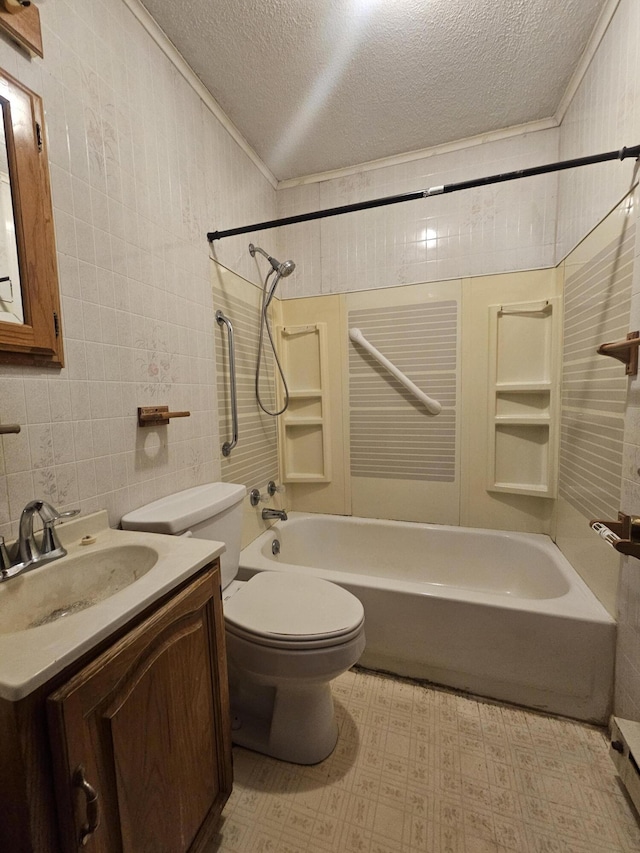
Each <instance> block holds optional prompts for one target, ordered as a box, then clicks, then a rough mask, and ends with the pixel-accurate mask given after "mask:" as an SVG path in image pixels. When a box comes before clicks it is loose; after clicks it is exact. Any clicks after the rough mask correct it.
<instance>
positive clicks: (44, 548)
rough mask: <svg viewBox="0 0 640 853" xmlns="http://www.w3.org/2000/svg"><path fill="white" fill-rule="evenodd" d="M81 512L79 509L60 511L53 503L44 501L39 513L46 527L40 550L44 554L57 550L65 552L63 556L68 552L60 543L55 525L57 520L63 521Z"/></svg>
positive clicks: (43, 531)
mask: <svg viewBox="0 0 640 853" xmlns="http://www.w3.org/2000/svg"><path fill="white" fill-rule="evenodd" d="M79 512H80V510H79V509H69V510H67V511H66V512H58V510H57V509H54V508H53V507H52V506H51V504H48V503H47V502H46V501H42V506H41V508H40V510H39V515H40V518H41V519H42V521H43V522H44V528H43V530H42V544H41V546H40V550H41V552H42V554H43V555H44V554H52V553H54V552H55V551H60V552H64V553H61V554H60V556H61V557H63V556H64V554H66V551H65V550H64V548H63V547H62V545H61V544H60V540H59V539H58V534H57V533H56V531H55V527H54V525H55V524H56V522H58V521H62V520H63V519H65V518H73V517H74V515H78V513H79Z"/></svg>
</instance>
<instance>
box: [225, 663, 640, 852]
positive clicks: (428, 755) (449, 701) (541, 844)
mask: <svg viewBox="0 0 640 853" xmlns="http://www.w3.org/2000/svg"><path fill="white" fill-rule="evenodd" d="M333 695H334V699H335V704H336V713H337V716H338V723H339V726H340V737H339V740H338V745H337V747H336V749H335V751H334V752H333V754H332V755H330V756H329V758H327V759H325V761H322V762H321V763H320V764H316V765H314V766H308V767H304V766H299V765H295V764H288V763H285V762H282V761H277V760H276V759H272V758H268V757H266V756H263V755H258V754H257V753H253V752H250V751H248V750H244V749H241V748H239V747H234V774H235V782H234V790H233V793H232V795H231V797H230V799H229V801H228V803H227V805H226V806H225V809H224V811H223V820H222V823H221V826H220V831H219V836H218V838H217V839H216V841H215V842H214V844H213V846H212V847H211V853H418V851H427V853H495V851H516V852H517V853H638V851H640V824H639V823H638V816H637V813H636V812H635V811H634V809H633V807H632V806H631V805H630V802H629V801H628V799H627V798H626V796H625V794H624V793H623V791H622V789H621V788H620V785H619V781H618V777H617V776H616V773H615V769H614V766H613V762H612V761H611V759H610V757H609V754H608V743H607V740H606V737H605V732H604V730H602V729H599V728H596V727H594V726H589V725H585V724H582V723H577V722H572V721H570V720H565V719H559V718H556V717H551V716H546V715H543V714H538V713H536V712H533V711H525V710H522V709H520V708H515V707H512V706H508V705H501V704H497V703H491V702H485V701H481V700H477V699H475V698H473V697H469V696H464V695H460V694H457V693H454V692H450V691H447V690H443V689H438V688H434V687H432V686H424V685H421V684H415V683H413V682H410V681H406V680H402V679H396V678H392V677H389V676H384V675H378V674H375V673H371V672H367V671H363V670H352V671H349V672H347V673H345V674H344V675H342V676H341V677H340V678H338V679H336V681H335V682H334V683H333Z"/></svg>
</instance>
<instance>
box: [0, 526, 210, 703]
mask: <svg viewBox="0 0 640 853" xmlns="http://www.w3.org/2000/svg"><path fill="white" fill-rule="evenodd" d="M57 530H58V535H59V538H60V541H61V543H62V544H63V545H64V547H65V548H66V549H67V552H68V553H67V556H66V557H62V558H61V559H59V560H54V561H52V562H51V563H48V564H45V565H43V566H40V567H39V568H36V569H33V570H31V571H29V572H24V573H23V574H20V575H18V576H17V577H15V578H11V579H10V580H7V581H4V582H3V583H0V698H3V699H7V700H9V701H17V700H19V699H22V698H24V697H25V696H27V695H28V694H29V693H31V692H32V691H33V690H35V689H36V688H37V687H40V686H41V685H42V684H44V683H45V682H46V681H48V680H49V679H50V678H51V677H52V676H54V675H56V674H57V673H58V672H61V671H62V670H63V669H64V668H65V667H66V666H67V665H68V664H70V663H72V662H73V661H75V660H77V659H78V658H80V657H81V656H82V655H83V654H84V653H85V652H87V651H89V650H90V649H91V648H92V647H94V646H96V645H97V644H98V643H99V642H100V641H101V640H103V639H105V638H106V637H108V636H109V635H110V634H112V633H113V632H114V631H116V630H117V629H118V628H120V627H122V626H123V625H125V624H126V623H127V622H128V621H130V620H131V619H132V618H133V617H135V616H137V615H138V614H139V613H141V612H142V611H144V610H145V609H146V608H147V607H149V605H151V604H153V603H154V602H155V601H158V600H159V599H160V598H162V597H163V596H164V595H166V594H167V593H170V592H171V590H172V589H174V588H176V587H178V586H179V585H180V584H182V583H183V582H184V581H185V580H188V578H189V577H191V576H192V575H194V574H195V573H196V572H197V571H198V570H199V569H201V568H203V567H204V566H206V565H207V563H210V562H211V561H212V560H214V559H215V558H216V557H218V556H219V555H220V554H221V553H222V552H223V551H224V550H225V546H224V543H222V542H212V541H208V540H203V539H194V538H189V537H180V536H165V535H162V534H158V533H140V532H134V531H126V530H113V529H112V528H110V527H109V523H108V516H107V513H106V511H104V510H103V511H100V512H96V513H93V514H91V515H88V516H83V517H80V518H77V519H73V520H71V521H69V522H67V523H65V524H62V525H59V526H58V528H57ZM83 540H84V544H83ZM92 540H93V541H92ZM112 554H113V555H116V554H117V556H118V560H115V559H114V561H113V562H114V563H115V562H120V563H124V569H125V570H127V566H126V561H127V560H129V561H131V562H132V565H135V563H136V561H137V559H138V556H137V555H140V556H141V558H144V559H146V560H147V563H151V566H150V567H149V568H147V566H143V571H144V573H143V574H142V575H141V576H139V577H137V579H135V580H133V581H130V580H129V581H127V580H125V583H126V585H124V586H123V587H122V580H120V581H119V582H116V583H114V582H113V580H112V578H113V576H114V571H115V570H114V571H112V570H111V565H110V564H111V555H112ZM93 567H95V570H96V572H97V571H100V572H101V573H102V574H101V575H100V577H99V580H98V581H97V583H96V582H95V581H94V580H93V579H92V578H91V577H87V574H88V573H91V571H92V568H93ZM121 568H122V567H121ZM80 572H82V573H83V574H82V575H80V574H79V573H80ZM121 573H122V572H121ZM136 574H138V572H137V571H136ZM78 578H81V581H80V584H79V586H80V587H85V588H86V589H89V590H90V592H89V593H86V592H85V594H84V595H83V596H82V597H81V598H82V600H80V601H76V599H77V598H78V596H79V593H78V592H77V591H74V589H73V587H74V586H75V581H74V579H75V580H77V579H78ZM110 584H112V585H113V588H114V589H116V590H117V591H115V592H111V589H110ZM27 585H28V586H27ZM120 587H121V588H120ZM94 594H95V595H94ZM92 595H94V598H91V596H92ZM74 596H75V598H74ZM67 599H68V605H67V603H66V601H67ZM23 601H27V602H29V606H27V607H25V608H24V609H25V610H26V611H28V610H32V612H33V613H35V612H36V611H38V612H46V611H47V608H49V609H52V612H51V614H50V615H49V616H48V617H47V618H48V620H49V621H45V620H42V621H44V624H37V622H38V620H37V619H36V620H35V623H30V621H29V619H30V616H31V614H30V613H28V612H27V613H24V614H22V613H20V608H21V606H22V602H23ZM59 602H65V604H64V607H67V606H68V612H67V611H66V610H64V609H63V607H61V606H60V604H59ZM3 612H4V618H3ZM63 612H64V613H65V614H66V615H60V614H61V613H63ZM51 620H52V621H51ZM3 621H4V626H3Z"/></svg>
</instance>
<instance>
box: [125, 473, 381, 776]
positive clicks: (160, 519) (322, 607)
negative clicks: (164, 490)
mask: <svg viewBox="0 0 640 853" xmlns="http://www.w3.org/2000/svg"><path fill="white" fill-rule="evenodd" d="M245 494H246V489H245V487H244V486H240V485H235V484H232V483H206V484H205V485H202V486H195V487H194V488H191V489H186V490H185V491H182V492H177V493H175V494H172V495H168V496H167V497H165V498H161V499H160V500H157V501H154V502H153V503H150V504H147V505H146V506H143V507H140V508H139V509H136V510H134V511H133V512H130V513H127V515H125V516H124V517H123V518H122V528H123V529H124V530H145V531H148V532H153V533H165V534H172V535H175V536H181V535H182V536H185V535H186V536H194V537H197V538H201V539H211V540H215V541H218V542H224V543H225V545H226V551H225V552H224V553H223V554H222V556H221V558H220V564H221V576H222V597H223V605H224V618H225V635H226V646H227V662H228V669H229V688H230V694H231V714H232V729H233V731H232V738H233V742H234V743H236V744H238V745H240V746H245V747H248V748H249V749H253V750H255V751H256V752H262V753H264V754H265V755H271V756H273V757H274V758H280V759H282V760H284V761H291V762H294V763H296V764H316V763H317V762H318V761H322V760H323V759H324V758H326V757H327V756H328V755H330V754H331V752H332V751H333V749H334V747H335V745H336V742H337V739H338V725H337V722H336V717H335V711H334V706H333V698H332V695H331V684H330V683H331V681H332V680H333V679H334V678H336V677H337V676H338V675H341V674H342V673H343V672H346V670H347V669H349V667H351V666H353V664H355V663H356V662H357V660H358V659H359V658H360V655H361V654H362V652H363V651H364V647H365V636H364V609H363V607H362V604H361V602H360V601H359V600H358V599H357V598H356V597H355V596H354V595H351V593H350V592H347V591H346V590H344V589H342V588H341V587H339V586H337V585H336V584H332V583H329V582H328V581H324V580H321V579H320V578H315V577H310V576H306V575H296V574H292V573H290V572H270V571H269V572H259V573H258V574H256V575H254V576H253V577H252V578H251V579H250V580H248V581H239V580H237V579H236V577H237V574H238V568H239V562H240V544H241V537H242V515H243V499H244V496H245Z"/></svg>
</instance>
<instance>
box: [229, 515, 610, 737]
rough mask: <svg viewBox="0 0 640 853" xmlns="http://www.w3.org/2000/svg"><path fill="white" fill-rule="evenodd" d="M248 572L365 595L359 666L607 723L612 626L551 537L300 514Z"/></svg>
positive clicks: (269, 541) (259, 552)
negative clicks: (310, 579) (294, 576)
mask: <svg viewBox="0 0 640 853" xmlns="http://www.w3.org/2000/svg"><path fill="white" fill-rule="evenodd" d="M276 539H277V540H278V542H279V547H280V553H279V554H273V553H272V548H273V543H274V540H276ZM240 566H241V568H240V575H239V577H240V579H245V580H246V579H247V578H249V577H250V576H251V575H253V574H255V573H256V572H260V571H283V572H296V573H302V574H312V575H315V576H316V577H321V578H325V579H326V580H329V581H333V582H335V583H337V584H339V585H340V586H342V587H344V588H345V589H348V590H349V592H352V593H353V594H354V595H356V596H357V597H358V598H359V599H360V600H361V601H362V604H363V605H364V609H365V620H366V623H365V632H366V637H367V646H366V650H365V652H364V654H363V656H362V658H361V659H360V663H361V664H362V666H365V667H368V668H371V669H376V670H384V671H387V672H392V673H396V674H397V675H402V676H408V677H411V678H418V679H425V680H428V681H431V682H434V683H436V684H441V685H445V686H448V687H453V688H457V689H461V690H465V691H469V692H471V693H475V694H478V695H480V696H484V697H487V698H491V699H499V700H502V701H507V702H514V703H517V704H520V705H525V706H527V707H530V708H538V709H541V710H544V711H548V712H552V713H555V714H561V715H565V716H569V717H573V718H575V719H580V720H588V721H591V722H597V723H605V722H606V721H607V719H608V715H609V713H610V710H611V702H612V690H613V664H614V651H615V622H614V620H613V619H612V618H611V617H610V616H609V614H608V613H607V611H606V610H605V609H604V607H603V606H602V605H601V604H600V602H599V601H598V600H597V599H596V598H595V597H594V595H593V594H592V593H591V591H590V590H589V588H588V587H587V586H586V584H585V583H584V582H583V581H582V579H581V578H580V576H579V575H578V574H577V573H576V571H575V570H574V569H573V568H572V566H571V565H570V564H569V562H568V561H567V560H566V559H565V557H564V556H563V554H562V553H561V551H560V550H559V549H558V548H557V547H556V546H555V545H554V544H553V542H552V541H551V540H550V539H549V538H548V537H547V536H543V535H537V534H525V533H509V532H502V531H494V530H476V529H471V528H464V527H448V526H444V525H434V524H414V523H409V522H398V521H382V520H378V519H363V518H347V517H343V516H333V515H316V514H309V513H296V512H292V513H290V515H289V520H288V521H286V522H281V521H279V522H277V523H276V524H275V525H274V526H273V527H271V528H270V529H269V530H268V531H266V532H265V533H263V534H262V535H261V536H259V537H258V539H256V540H255V541H254V542H252V543H251V544H250V545H249V546H248V547H246V548H244V549H243V551H242V552H241V555H240Z"/></svg>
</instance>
